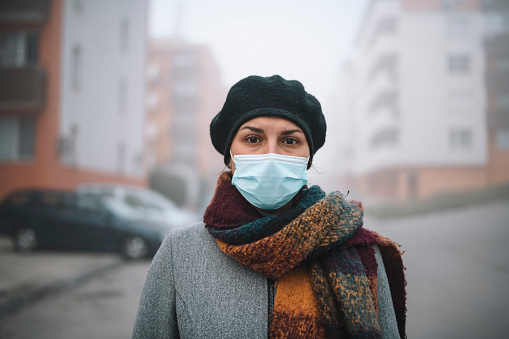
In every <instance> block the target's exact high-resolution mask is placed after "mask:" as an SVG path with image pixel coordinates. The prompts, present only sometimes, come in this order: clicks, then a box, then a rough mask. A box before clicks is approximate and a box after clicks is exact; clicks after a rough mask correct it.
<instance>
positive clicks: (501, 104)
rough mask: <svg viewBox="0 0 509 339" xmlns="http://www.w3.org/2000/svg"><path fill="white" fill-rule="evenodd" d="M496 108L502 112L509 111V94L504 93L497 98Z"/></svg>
mask: <svg viewBox="0 0 509 339" xmlns="http://www.w3.org/2000/svg"><path fill="white" fill-rule="evenodd" d="M495 101H496V107H497V108H498V109H500V110H507V109H509V94H508V93H504V94H500V95H497V96H496V99H495Z"/></svg>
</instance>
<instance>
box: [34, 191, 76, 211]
mask: <svg viewBox="0 0 509 339" xmlns="http://www.w3.org/2000/svg"><path fill="white" fill-rule="evenodd" d="M40 202H41V205H42V206H43V207H51V208H56V209H70V208H72V198H71V196H69V195H67V194H63V193H59V192H44V193H42V194H41V197H40Z"/></svg>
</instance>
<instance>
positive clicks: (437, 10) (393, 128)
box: [340, 0, 489, 201]
mask: <svg viewBox="0 0 509 339" xmlns="http://www.w3.org/2000/svg"><path fill="white" fill-rule="evenodd" d="M483 29H484V17H483V14H482V11H481V3H480V1H478V0H455V1H453V0H448V1H447V0H441V1H438V0H436V1H424V0H372V1H371V2H370V3H369V6H368V9H367V11H366V13H365V17H364V20H363V22H362V23H361V26H360V29H359V32H358V36H357V42H356V48H355V54H354V56H353V57H352V60H351V66H350V67H349V68H348V71H347V72H343V73H342V77H343V79H342V80H341V81H340V82H343V83H345V82H348V85H349V86H350V87H351V88H352V89H351V90H350V95H349V96H348V97H347V98H346V99H345V100H347V101H348V103H347V104H346V107H348V109H347V110H345V111H343V113H342V114H343V115H345V116H347V115H348V116H351V117H352V120H353V121H352V122H351V126H352V127H351V128H352V131H350V132H349V135H350V136H351V137H350V138H345V139H344V140H342V141H341V142H342V143H346V144H347V145H349V150H348V153H349V154H350V156H351V163H352V165H351V166H350V167H351V168H350V169H349V171H350V172H349V173H348V174H349V176H346V177H350V178H354V179H352V180H353V181H354V182H355V187H356V190H357V191H358V192H360V193H361V194H362V195H363V196H365V197H369V198H372V199H374V200H378V201H385V200H402V199H408V198H422V197H429V196H432V195H434V194H439V193H441V192H448V191H455V190H462V189H474V188H479V187H484V186H486V185H488V184H489V178H488V177H487V174H486V166H487V163H488V142H487V140H488V138H487V129H486V115H485V111H486V109H485V108H486V90H485V85H484V74H485V73H484V70H485V65H486V62H485V56H484V51H483V43H482V42H483V32H484V30H483ZM340 114H341V113H340Z"/></svg>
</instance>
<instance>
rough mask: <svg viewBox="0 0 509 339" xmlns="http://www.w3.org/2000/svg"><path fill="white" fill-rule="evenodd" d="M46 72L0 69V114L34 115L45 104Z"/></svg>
mask: <svg viewBox="0 0 509 339" xmlns="http://www.w3.org/2000/svg"><path fill="white" fill-rule="evenodd" d="M46 82H47V75H46V70H44V69H42V68H40V67H32V68H27V67H25V68H0V114H3V113H9V114H12V113H17V114H34V113H37V112H39V111H41V110H42V109H44V106H45V102H46V86H47V85H46Z"/></svg>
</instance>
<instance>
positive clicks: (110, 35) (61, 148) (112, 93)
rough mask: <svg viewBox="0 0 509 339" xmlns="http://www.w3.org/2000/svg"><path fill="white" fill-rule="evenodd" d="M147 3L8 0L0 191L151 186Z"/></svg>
mask: <svg viewBox="0 0 509 339" xmlns="http://www.w3.org/2000/svg"><path fill="white" fill-rule="evenodd" d="M146 11H147V4H146V1H139V0H111V1H107V2H102V1H83V0H27V1H16V0H5V1H2V2H0V198H1V197H3V196H4V195H5V194H6V193H7V192H9V191H11V190H14V189H16V188H20V187H52V188H73V187H74V186H75V185H76V184H79V183H83V182H88V181H116V182H122V183H132V184H139V185H144V184H145V183H146V168H145V164H144V158H143V152H144V117H145V114H144V112H145V107H144V99H143V98H144V88H145V73H144V72H145V49H146V48H145V41H146V20H147V15H146Z"/></svg>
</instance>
